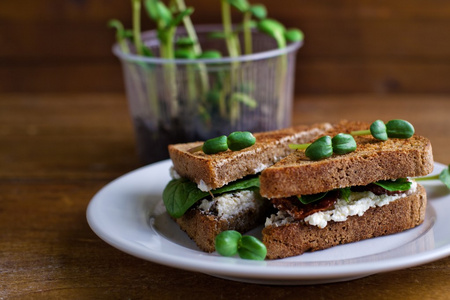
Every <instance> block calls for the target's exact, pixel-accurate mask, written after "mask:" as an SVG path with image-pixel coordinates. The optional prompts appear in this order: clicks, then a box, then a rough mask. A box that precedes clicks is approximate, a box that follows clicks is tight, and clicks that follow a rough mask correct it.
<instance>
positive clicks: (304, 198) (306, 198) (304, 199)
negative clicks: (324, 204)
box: [298, 192, 328, 204]
mask: <svg viewBox="0 0 450 300" xmlns="http://www.w3.org/2000/svg"><path fill="white" fill-rule="evenodd" d="M327 194H328V192H323V193H318V194H312V195H301V196H299V197H298V200H300V202H301V203H303V204H310V203H313V202H316V201H319V200H321V199H323V198H324V197H325V196H326V195H327Z"/></svg>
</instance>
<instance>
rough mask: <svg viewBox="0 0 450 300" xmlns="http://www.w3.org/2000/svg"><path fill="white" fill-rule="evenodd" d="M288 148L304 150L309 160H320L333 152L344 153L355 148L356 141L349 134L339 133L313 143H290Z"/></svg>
mask: <svg viewBox="0 0 450 300" xmlns="http://www.w3.org/2000/svg"><path fill="white" fill-rule="evenodd" d="M289 148H291V149H296V150H305V149H306V150H305V156H306V157H309V158H310V159H311V160H320V159H324V158H327V157H330V156H331V155H333V153H335V154H346V153H350V152H353V151H355V150H356V141H355V139H354V138H353V136H351V135H350V134H347V133H339V134H337V135H336V136H334V137H333V138H331V137H330V136H328V135H326V136H323V137H320V138H318V139H317V140H315V141H314V142H313V143H306V144H290V145H289Z"/></svg>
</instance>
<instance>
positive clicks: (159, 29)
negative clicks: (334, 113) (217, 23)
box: [108, 0, 303, 126]
mask: <svg viewBox="0 0 450 300" xmlns="http://www.w3.org/2000/svg"><path fill="white" fill-rule="evenodd" d="M164 2H165V1H163V0H131V7H132V28H131V30H126V29H125V28H124V26H123V25H122V23H120V21H118V20H111V21H110V22H109V24H108V25H109V26H110V27H113V28H115V29H116V40H117V44H118V46H119V47H120V50H121V51H122V52H123V53H127V54H129V53H134V54H137V55H139V56H146V57H155V55H159V56H160V57H161V58H164V59H167V60H169V62H167V63H164V64H163V65H162V67H161V69H162V73H163V74H162V76H161V78H162V80H158V78H159V77H158V78H157V76H158V73H159V72H160V71H159V68H157V66H156V64H153V63H148V62H142V61H137V62H133V63H130V64H129V65H128V66H127V68H128V70H127V72H128V73H129V74H131V77H132V78H134V79H133V80H134V83H132V84H133V85H135V87H134V90H135V93H136V95H137V98H138V99H139V101H140V102H142V103H145V102H147V101H148V102H149V103H150V112H151V113H152V114H154V115H156V116H159V114H163V113H164V115H167V116H168V117H169V118H170V119H171V120H176V119H177V118H178V117H179V115H180V111H183V112H185V113H187V114H196V115H198V116H200V118H201V120H204V122H203V125H205V126H211V125H212V123H213V121H216V120H217V119H216V118H217V117H219V118H220V119H221V120H225V121H229V123H230V125H231V126H235V125H236V124H238V120H239V119H240V117H241V115H242V111H243V109H242V108H243V107H245V108H250V109H255V108H256V107H257V106H258V102H257V101H256V99H255V96H254V91H247V90H244V89H241V85H243V84H248V85H252V84H254V82H250V81H248V80H247V81H248V82H242V81H243V80H242V76H241V74H240V72H239V70H238V67H239V65H240V64H242V63H241V62H239V61H233V62H232V63H231V70H230V71H228V70H227V69H224V71H220V70H219V71H217V72H216V73H211V74H214V76H215V77H212V75H210V73H209V69H207V66H206V63H205V62H202V61H197V62H196V61H195V60H196V59H220V58H222V56H225V55H228V56H230V57H237V56H239V55H241V54H242V53H245V54H252V53H254V52H253V45H252V32H253V31H259V32H263V33H266V34H267V35H269V36H271V37H273V38H274V39H275V40H276V42H277V45H278V47H279V48H283V47H286V45H287V42H293V41H299V40H302V39H303V33H302V32H301V31H300V30H298V29H288V30H286V28H285V27H284V26H283V25H282V24H281V23H280V22H278V21H276V20H273V19H268V18H267V9H266V7H265V6H264V5H262V4H250V3H249V0H221V1H220V3H221V13H222V25H223V26H222V27H223V29H222V32H221V33H220V34H216V35H217V36H219V37H220V38H223V39H225V44H226V50H225V51H224V52H228V53H220V52H219V51H216V50H210V51H203V50H202V49H201V45H200V42H199V39H198V37H197V33H196V31H195V28H194V26H193V24H192V21H191V18H190V16H191V14H192V13H193V12H194V9H193V8H192V7H187V6H186V4H185V0H171V1H166V3H167V5H166V4H165V3H164ZM232 9H236V10H237V11H239V12H240V13H241V14H242V21H241V22H240V23H238V24H237V25H235V26H233V22H232V21H233V20H232V15H231V10H232ZM142 12H144V13H145V14H146V16H147V17H148V18H149V19H150V20H152V21H153V22H154V23H155V25H156V33H157V35H156V38H157V39H158V41H159V43H158V44H157V45H158V46H157V47H158V51H155V52H153V51H152V50H151V49H150V48H149V47H148V46H147V45H146V43H145V41H144V40H143V36H142V35H141V21H142V20H141V14H142ZM180 24H182V26H184V28H185V31H186V33H185V34H184V35H185V36H178V31H177V26H178V25H180ZM180 32H181V31H180ZM240 34H242V38H243V49H241V45H240V39H239V35H240ZM133 46H134V47H133ZM173 59H185V60H192V61H193V62H192V64H190V63H187V64H186V66H185V67H180V69H181V70H183V71H185V74H186V77H185V78H186V79H185V80H186V86H187V93H185V95H180V94H181V93H180V90H179V89H180V83H179V82H180V80H179V77H178V76H177V74H178V71H179V69H178V65H177V64H176V63H175V62H173V63H172V62H170V60H173ZM182 68H184V69H182ZM286 71H287V55H282V57H280V62H279V63H278V64H277V70H276V74H275V81H274V85H275V87H276V88H275V89H273V90H274V94H273V97H275V98H280V99H284V98H285V93H286V91H285V89H283V88H281V86H282V84H283V83H284V82H285V81H286V80H287V79H286ZM180 73H183V72H180ZM142 75H145V76H146V78H145V81H144V82H142V81H139V80H137V78H139V77H141V76H142ZM209 76H211V77H209ZM182 79H183V80H184V78H182ZM159 84H162V85H163V86H162V87H161V89H164V91H165V96H166V97H167V99H165V100H166V101H164V105H160V102H161V99H160V97H161V96H160V93H158V92H159V90H160V88H159V86H158V85H159ZM142 85H144V89H143V88H142ZM182 88H184V86H182ZM271 96H272V95H271ZM210 99H212V100H213V101H210ZM180 103H183V104H180ZM283 106H284V104H283V102H280V104H279V106H278V107H277V112H276V117H275V118H276V120H277V121H276V122H277V123H278V124H279V125H282V124H283V123H284V120H283V113H284V111H285V108H284V107H283ZM219 121H220V120H219Z"/></svg>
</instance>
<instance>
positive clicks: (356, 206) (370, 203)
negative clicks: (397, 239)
mask: <svg viewBox="0 0 450 300" xmlns="http://www.w3.org/2000/svg"><path fill="white" fill-rule="evenodd" d="M416 189H417V183H416V182H415V181H414V180H412V184H411V188H410V189H409V190H408V191H405V192H404V193H401V194H397V195H392V196H389V195H386V194H384V195H375V194H374V193H372V192H369V191H366V192H353V193H351V194H350V197H349V201H348V202H347V201H345V200H344V199H338V200H337V202H336V204H335V205H334V209H332V210H325V211H319V212H316V213H314V214H312V215H309V216H307V217H306V218H305V219H304V222H306V223H308V224H310V225H313V226H317V227H319V228H325V227H326V226H327V224H328V222H329V221H334V222H344V221H346V220H347V218H348V217H349V216H355V215H358V216H362V215H363V214H364V213H365V212H366V211H367V210H368V209H370V208H372V207H377V206H378V207H381V206H384V205H387V204H389V203H391V202H393V201H395V200H397V199H400V198H403V197H406V196H408V195H411V194H413V193H415V191H416ZM292 221H293V218H292V217H290V216H289V215H288V214H287V213H285V212H278V213H277V214H276V215H272V216H270V217H269V218H267V220H266V226H270V225H272V226H282V225H285V224H287V223H289V222H292Z"/></svg>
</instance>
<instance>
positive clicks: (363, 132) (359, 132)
mask: <svg viewBox="0 0 450 300" xmlns="http://www.w3.org/2000/svg"><path fill="white" fill-rule="evenodd" d="M350 134H351V135H369V134H371V133H370V130H356V131H352V132H350Z"/></svg>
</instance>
